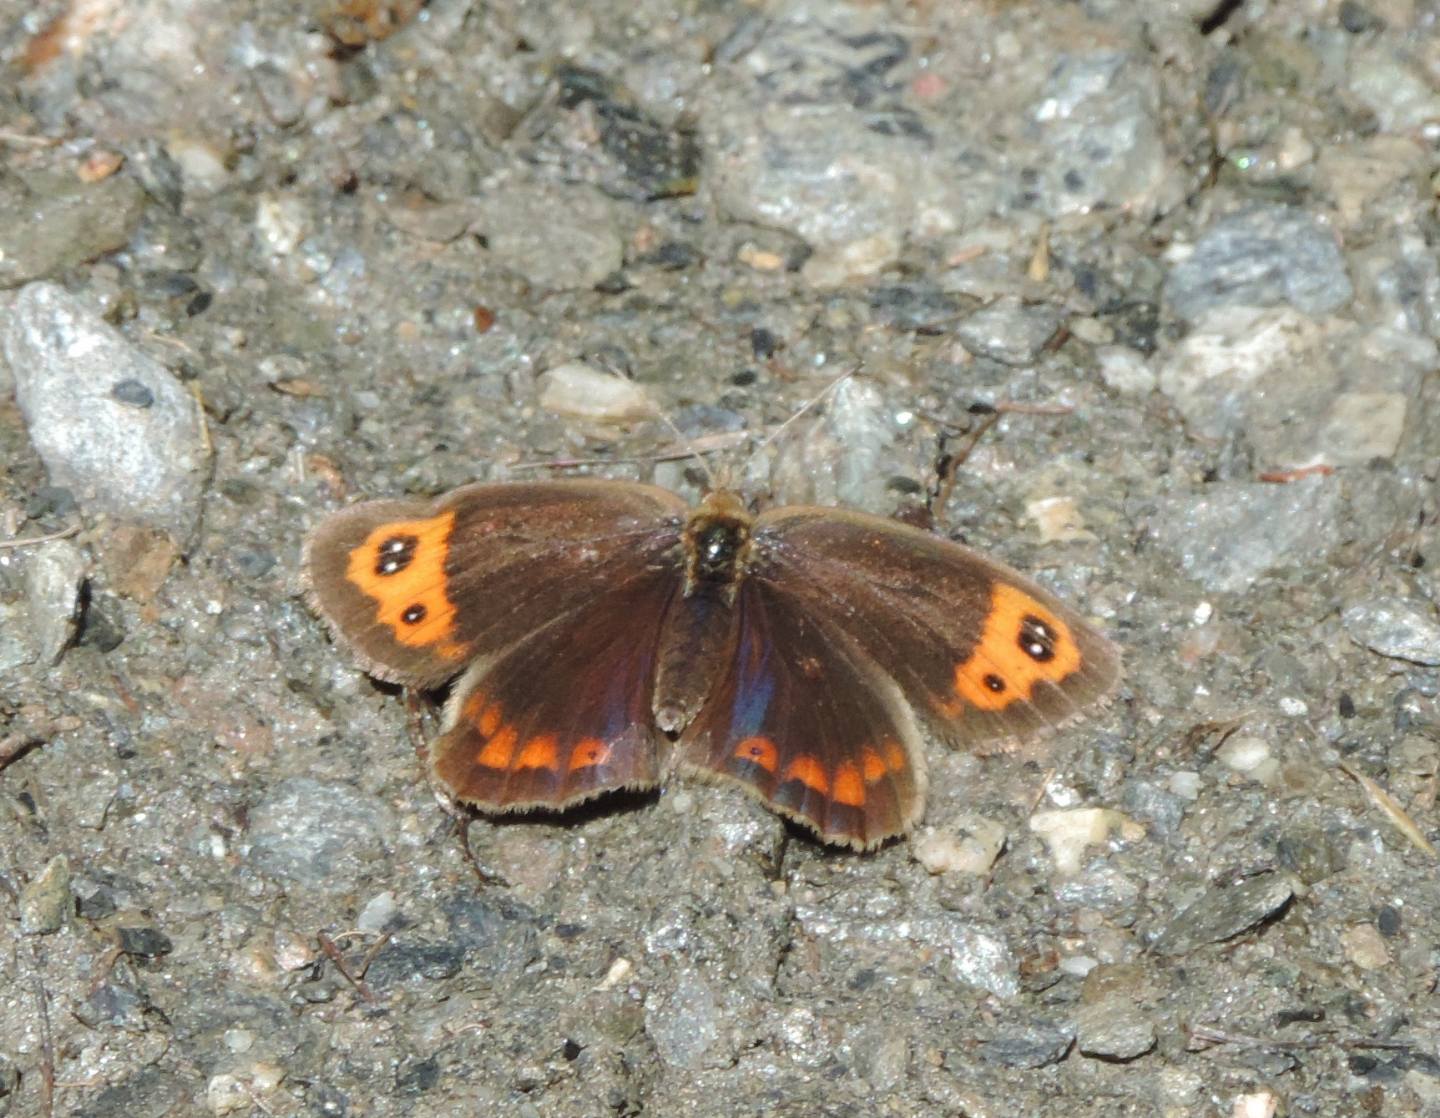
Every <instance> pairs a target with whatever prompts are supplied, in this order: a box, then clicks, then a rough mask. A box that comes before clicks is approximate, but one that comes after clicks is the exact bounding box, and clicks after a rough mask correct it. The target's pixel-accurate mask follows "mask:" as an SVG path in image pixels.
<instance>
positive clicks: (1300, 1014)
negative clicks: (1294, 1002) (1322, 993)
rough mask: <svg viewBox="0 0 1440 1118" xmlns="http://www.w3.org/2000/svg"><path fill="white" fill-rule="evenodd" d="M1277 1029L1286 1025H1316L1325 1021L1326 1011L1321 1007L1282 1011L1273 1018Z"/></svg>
mask: <svg viewBox="0 0 1440 1118" xmlns="http://www.w3.org/2000/svg"><path fill="white" fill-rule="evenodd" d="M1272 1020H1273V1021H1274V1022H1275V1027H1276V1028H1277V1029H1283V1028H1284V1027H1285V1026H1286V1025H1297V1024H1315V1023H1316V1022H1319V1021H1323V1020H1325V1011H1324V1010H1323V1009H1321V1008H1320V1007H1319V1006H1310V1005H1306V1006H1301V1007H1300V1008H1298V1009H1282V1010H1280V1011H1279V1012H1278V1013H1276V1014H1275V1016H1274V1017H1273V1018H1272Z"/></svg>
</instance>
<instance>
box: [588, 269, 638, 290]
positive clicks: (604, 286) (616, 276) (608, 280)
mask: <svg viewBox="0 0 1440 1118" xmlns="http://www.w3.org/2000/svg"><path fill="white" fill-rule="evenodd" d="M634 286H635V285H634V284H633V283H631V282H630V279H629V277H628V276H626V275H625V273H624V272H611V273H610V274H609V275H608V276H606V277H605V278H604V279H602V280H601V281H600V282H599V283H597V284H596V285H595V290H596V291H598V292H599V293H600V294H601V295H624V294H625V292H627V291H629V290H630V289H631V288H632V287H634Z"/></svg>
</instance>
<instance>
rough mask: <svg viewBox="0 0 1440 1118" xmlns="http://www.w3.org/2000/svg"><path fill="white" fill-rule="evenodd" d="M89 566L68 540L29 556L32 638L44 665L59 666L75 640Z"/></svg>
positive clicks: (27, 584)
mask: <svg viewBox="0 0 1440 1118" xmlns="http://www.w3.org/2000/svg"><path fill="white" fill-rule="evenodd" d="M87 566H88V564H87V563H86V560H85V556H84V554H83V553H82V552H81V551H80V549H79V548H78V547H76V546H75V545H74V544H72V543H71V542H70V541H69V540H52V541H51V542H50V543H47V544H43V545H41V546H40V547H37V548H36V549H35V550H34V551H33V552H32V553H31V554H30V557H29V561H28V562H27V563H26V566H25V590H26V594H27V596H28V605H29V608H30V626H29V631H30V632H29V635H30V642H31V645H32V646H33V648H34V650H35V658H36V659H37V660H38V661H39V662H40V663H42V664H57V663H59V662H60V657H61V656H62V655H64V652H65V649H66V648H68V647H69V646H70V642H71V641H72V640H74V639H75V627H76V624H77V622H78V621H79V618H80V590H81V587H82V586H83V585H84V583H85V573H86V568H87Z"/></svg>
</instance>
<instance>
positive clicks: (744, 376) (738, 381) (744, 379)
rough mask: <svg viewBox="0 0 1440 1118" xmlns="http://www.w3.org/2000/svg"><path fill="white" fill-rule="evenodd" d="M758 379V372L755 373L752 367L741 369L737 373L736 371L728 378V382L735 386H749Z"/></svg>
mask: <svg viewBox="0 0 1440 1118" xmlns="http://www.w3.org/2000/svg"><path fill="white" fill-rule="evenodd" d="M759 379H760V374H759V373H757V372H756V371H755V370H754V369H741V370H740V371H739V372H738V373H736V374H735V375H734V376H732V377H731V378H730V383H731V384H733V385H734V386H735V387H736V388H749V387H750V386H751V385H752V384H754V383H755V382H756V381H757V380H759Z"/></svg>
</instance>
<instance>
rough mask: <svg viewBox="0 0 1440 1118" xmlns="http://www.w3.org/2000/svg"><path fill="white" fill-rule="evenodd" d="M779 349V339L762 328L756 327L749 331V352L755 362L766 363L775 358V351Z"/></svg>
mask: <svg viewBox="0 0 1440 1118" xmlns="http://www.w3.org/2000/svg"><path fill="white" fill-rule="evenodd" d="M779 348H780V339H779V338H777V337H776V336H775V335H774V334H772V333H771V332H770V331H769V330H767V329H765V327H763V326H756V327H754V328H753V329H752V330H751V331H750V352H751V353H753V354H754V355H755V357H756V359H757V360H759V361H768V360H769V359H770V358H772V357H774V356H775V351H776V350H777V349H779Z"/></svg>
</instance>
